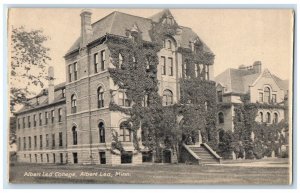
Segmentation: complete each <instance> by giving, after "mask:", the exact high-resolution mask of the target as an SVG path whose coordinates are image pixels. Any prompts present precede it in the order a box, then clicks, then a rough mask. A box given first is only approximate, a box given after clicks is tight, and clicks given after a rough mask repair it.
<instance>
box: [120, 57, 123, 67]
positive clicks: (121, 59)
mask: <svg viewBox="0 0 300 193" xmlns="http://www.w3.org/2000/svg"><path fill="white" fill-rule="evenodd" d="M122 64H123V56H122V55H121V54H119V68H121V67H122Z"/></svg>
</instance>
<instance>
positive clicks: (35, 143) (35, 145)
mask: <svg viewBox="0 0 300 193" xmlns="http://www.w3.org/2000/svg"><path fill="white" fill-rule="evenodd" d="M34 148H37V139H36V136H34Z"/></svg>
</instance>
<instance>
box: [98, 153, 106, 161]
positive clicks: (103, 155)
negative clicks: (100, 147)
mask: <svg viewBox="0 0 300 193" xmlns="http://www.w3.org/2000/svg"><path fill="white" fill-rule="evenodd" d="M99 159H100V164H106V156H105V152H99Z"/></svg>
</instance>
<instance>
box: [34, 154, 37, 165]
mask: <svg viewBox="0 0 300 193" xmlns="http://www.w3.org/2000/svg"><path fill="white" fill-rule="evenodd" d="M34 158H35V163H37V155H36V154H34Z"/></svg>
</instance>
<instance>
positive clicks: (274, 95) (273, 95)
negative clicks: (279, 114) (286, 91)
mask: <svg viewBox="0 0 300 193" xmlns="http://www.w3.org/2000/svg"><path fill="white" fill-rule="evenodd" d="M272 102H273V103H277V97H276V94H272Z"/></svg>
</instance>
